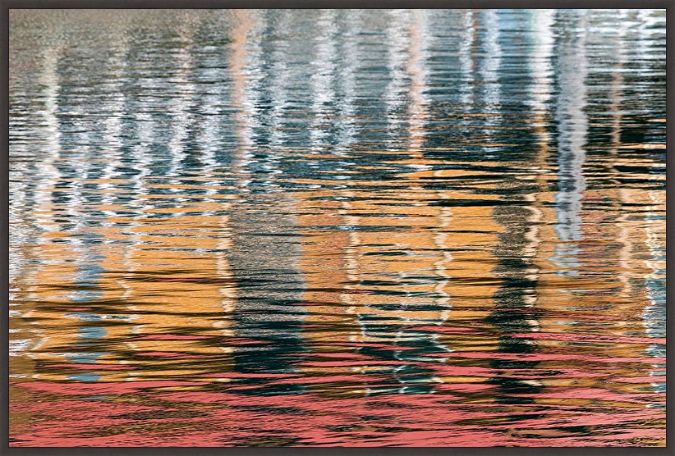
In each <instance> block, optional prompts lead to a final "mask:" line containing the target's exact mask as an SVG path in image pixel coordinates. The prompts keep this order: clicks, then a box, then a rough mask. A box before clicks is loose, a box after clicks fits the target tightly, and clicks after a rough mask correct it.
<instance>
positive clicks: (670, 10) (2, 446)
mask: <svg viewBox="0 0 675 456" xmlns="http://www.w3.org/2000/svg"><path fill="white" fill-rule="evenodd" d="M371 6H377V7H378V8H383V9H387V8H429V9H436V8H439V9H440V8H457V9H464V8H466V9H488V8H494V9H504V8H506V9H528V8H529V9H666V27H667V32H666V33H667V35H666V36H667V44H666V56H667V57H668V56H671V55H672V57H671V58H670V59H668V60H667V62H666V68H667V75H666V87H668V86H669V87H670V88H671V90H668V91H667V109H666V113H667V114H666V119H667V120H666V132H667V138H673V137H675V122H673V121H670V122H668V118H669V116H670V115H671V114H672V113H673V112H675V111H674V109H673V106H674V105H675V89H673V88H674V87H675V83H674V81H673V80H674V79H675V68H674V67H675V46H674V45H673V41H674V40H675V38H673V37H674V36H675V32H673V29H675V0H640V1H635V0H447V1H443V0H418V1H416V2H413V1H410V0H380V1H379V2H377V4H375V5H366V4H364V3H363V2H360V1H358V0H315V1H310V0H286V1H284V0H191V1H190V0H96V1H91V0H89V1H87V0H0V31H1V33H0V70H1V73H0V80H1V81H2V84H1V85H0V104H1V105H2V107H3V108H2V109H1V110H0V123H1V124H2V128H0V144H1V145H2V154H0V182H1V186H0V193H5V196H4V197H2V198H0V215H1V217H2V218H1V219H0V221H1V223H0V238H1V241H2V243H1V245H0V250H1V251H2V252H3V255H2V258H1V259H0V285H1V286H2V288H3V290H4V291H3V294H2V298H3V299H2V302H3V303H4V306H3V307H4V309H3V311H2V312H0V323H1V326H2V331H0V333H1V336H0V339H1V341H2V348H1V349H0V366H1V367H2V369H0V371H2V372H3V374H2V375H0V377H1V388H0V397H1V399H2V400H1V401H0V403H1V405H2V407H1V411H0V439H1V440H2V443H0V455H2V454H14V455H19V454H21V455H39V454H54V455H91V454H95V453H96V454H98V453H102V454H110V455H118V454H122V455H125V454H128V455H141V454H142V455H157V456H159V455H164V454H174V455H192V456H196V455H216V454H219V455H222V454H228V455H230V454H242V455H243V454H246V455H272V454H274V455H277V454H285V455H292V454H295V452H303V453H305V454H314V453H315V452H316V453H321V454H326V455H341V454H354V455H366V454H367V455H372V456H376V455H383V456H387V455H393V454H398V455H403V454H405V455H413V454H424V455H450V454H452V455H483V456H488V455H498V456H499V455H535V454H547V455H548V454H551V455H573V454H574V455H589V456H594V455H612V456H618V455H626V456H627V455H647V454H648V455H650V456H655V455H665V454H672V455H675V444H673V443H672V439H673V438H675V437H672V438H668V443H669V444H668V446H667V447H666V448H638V447H629V448H603V447H579V448H562V447H560V448H551V447H544V448H529V447H528V448H525V447H512V448H503V447H489V448H460V447H447V448H347V447H332V448H318V447H314V448H293V447H291V448H199V447H197V448H166V447H165V448H114V447H112V448H105V447H103V448H101V447H96V448H87V447H69V448H40V447H32V448H12V447H9V376H8V375H7V373H8V367H9V365H8V363H9V359H8V358H9V330H8V328H9V198H11V195H10V194H9V10H10V9H141V8H143V9H257V8H297V9H306V8H368V9H370V8H371ZM671 144H672V141H671ZM666 150H667V151H668V140H666ZM673 162H674V159H673V155H672V154H667V158H666V169H667V170H668V169H670V168H671V167H672V166H674V163H673ZM667 174H671V173H670V172H668V171H667ZM672 174H675V171H673V172H672ZM668 180H669V179H668V176H666V207H667V206H668V205H670V206H671V207H673V205H672V203H673V201H674V200H675V197H674V196H673V193H674V191H673V188H672V187H673V184H672V182H673V181H672V179H670V181H671V183H670V184H668ZM672 218H673V217H671V214H668V213H666V239H667V238H668V237H670V238H671V239H672V238H673V237H672V236H671V235H673V223H672V222H673V221H672V220H671V219H672ZM672 253H673V248H672V246H669V244H668V242H667V241H666V261H667V262H666V296H667V300H666V325H667V326H666V338H667V343H666V360H667V359H668V358H669V357H670V356H671V355H672V353H673V345H675V340H673V326H674V325H675V321H674V320H675V312H667V309H668V307H669V305H670V303H671V299H668V296H670V297H672V296H673V295H674V294H673V293H675V292H674V291H673V281H672V280H671V281H668V273H669V272H671V269H672V268H671V267H670V260H671V257H672ZM666 364H667V361H666ZM673 377H675V373H672V372H668V373H667V390H668V391H671V390H673V388H675V381H674V380H673ZM673 410H675V408H673V407H670V408H669V407H668V406H666V423H667V424H666V434H671V436H672V435H675V424H674V423H673V421H675V413H673Z"/></svg>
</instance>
